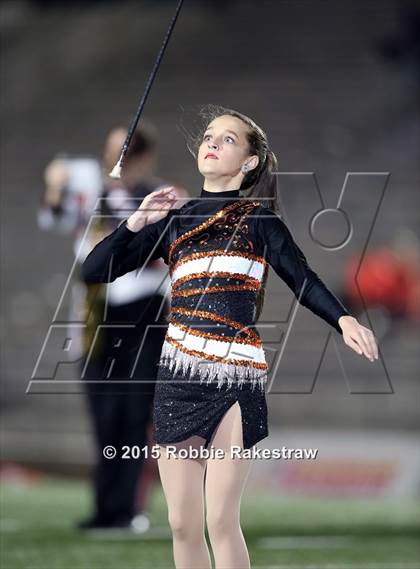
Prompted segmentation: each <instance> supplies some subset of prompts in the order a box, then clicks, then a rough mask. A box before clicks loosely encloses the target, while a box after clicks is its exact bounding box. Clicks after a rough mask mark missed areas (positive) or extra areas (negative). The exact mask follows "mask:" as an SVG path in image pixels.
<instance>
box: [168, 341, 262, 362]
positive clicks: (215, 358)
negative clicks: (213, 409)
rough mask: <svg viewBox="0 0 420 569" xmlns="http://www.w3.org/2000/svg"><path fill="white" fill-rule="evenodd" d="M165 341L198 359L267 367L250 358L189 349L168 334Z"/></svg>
mask: <svg viewBox="0 0 420 569" xmlns="http://www.w3.org/2000/svg"><path fill="white" fill-rule="evenodd" d="M165 341H166V342H169V343H170V344H172V345H174V346H176V347H177V348H178V349H179V350H181V352H185V353H187V354H189V355H190V356H195V357H197V358H200V359H206V360H211V361H214V362H222V363H226V364H233V365H239V366H250V367H255V368H258V369H267V368H268V365H267V364H266V363H260V362H254V361H252V360H235V359H228V358H224V357H222V356H214V355H212V354H206V353H205V352H198V351H197V350H190V349H188V348H186V347H185V346H183V345H182V344H181V343H180V342H178V341H177V340H174V339H173V338H171V337H170V336H169V337H167V338H166V340H165Z"/></svg>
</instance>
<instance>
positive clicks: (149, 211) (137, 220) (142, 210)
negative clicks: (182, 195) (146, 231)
mask: <svg viewBox="0 0 420 569" xmlns="http://www.w3.org/2000/svg"><path fill="white" fill-rule="evenodd" d="M173 188H174V186H166V187H165V188H162V189H160V190H156V191H154V192H151V193H150V194H148V195H147V196H146V197H145V198H144V199H143V201H142V202H141V205H140V207H139V208H138V209H137V210H136V211H135V212H134V213H133V214H132V215H130V217H129V218H128V219H127V222H126V225H127V227H128V229H130V230H131V231H136V232H137V231H140V229H142V228H143V227H144V226H145V225H149V224H150V223H156V221H160V220H161V219H163V218H164V217H165V216H166V215H168V211H169V210H170V209H171V208H172V206H173V205H174V203H175V202H176V201H177V199H178V198H177V196H176V195H175V193H171V192H172V190H173Z"/></svg>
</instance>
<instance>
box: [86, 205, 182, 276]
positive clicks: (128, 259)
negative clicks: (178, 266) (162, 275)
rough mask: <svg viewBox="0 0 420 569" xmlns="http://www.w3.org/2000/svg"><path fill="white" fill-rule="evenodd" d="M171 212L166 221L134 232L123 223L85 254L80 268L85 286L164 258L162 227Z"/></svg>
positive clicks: (171, 212) (163, 230)
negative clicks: (86, 283)
mask: <svg viewBox="0 0 420 569" xmlns="http://www.w3.org/2000/svg"><path fill="white" fill-rule="evenodd" d="M174 211H175V210H170V211H169V212H168V214H167V215H166V217H164V218H163V219H161V220H159V221H157V222H156V223H151V224H149V225H146V226H145V227H143V228H142V229H141V230H140V231H138V232H135V231H131V230H130V229H128V227H127V225H126V221H127V219H124V220H123V221H122V222H121V223H120V225H119V226H118V227H117V229H115V230H114V231H113V232H112V233H110V234H109V235H108V236H107V237H105V238H104V239H102V241H100V242H99V243H98V244H97V245H96V246H95V247H94V248H93V249H92V251H91V252H90V253H89V254H88V256H87V257H86V259H85V260H84V262H83V264H82V267H81V276H82V279H83V280H84V281H85V282H94V283H110V282H113V281H115V279H117V278H118V277H121V276H122V275H125V274H126V273H128V272H130V271H134V270H135V269H137V268H139V267H141V266H142V265H143V264H144V263H145V262H146V261H148V260H149V261H150V260H154V259H158V258H160V257H163V258H164V259H165V257H166V247H165V239H164V234H165V227H166V225H167V223H168V222H169V218H170V217H171V215H172V214H173V212H174Z"/></svg>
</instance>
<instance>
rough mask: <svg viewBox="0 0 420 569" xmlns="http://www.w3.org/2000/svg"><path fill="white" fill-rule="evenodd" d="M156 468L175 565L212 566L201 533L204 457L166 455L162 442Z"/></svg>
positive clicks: (189, 567) (190, 567)
mask: <svg viewBox="0 0 420 569" xmlns="http://www.w3.org/2000/svg"><path fill="white" fill-rule="evenodd" d="M174 446H177V448H180V447H181V445H174ZM158 468H159V473H160V479H161V482H162V487H163V491H164V494H165V498H166V502H167V505H168V521H169V525H170V527H171V530H172V537H173V552H174V562H175V567H176V569H211V559H210V553H209V550H208V546H207V542H206V539H205V533H204V531H205V527H204V497H203V481H204V474H205V469H206V460H205V459H192V458H179V459H175V458H173V457H167V456H166V451H165V446H160V447H159V458H158Z"/></svg>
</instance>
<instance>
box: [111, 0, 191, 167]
mask: <svg viewBox="0 0 420 569" xmlns="http://www.w3.org/2000/svg"><path fill="white" fill-rule="evenodd" d="M183 1H184V0H179V2H178V5H177V7H176V10H175V14H174V16H173V18H172V21H171V24H170V26H169V28H168V31H167V32H166V36H165V39H164V40H163V44H162V47H161V48H160V51H159V54H158V56H157V58H156V61H155V64H154V66H153V69H152V72H151V74H150V76H149V79H148V81H147V84H146V89H145V91H144V93H143V97H142V98H141V101H140V105H139V108H138V109H137V113H136V116H135V117H134V119H133V121H132V123H131V125H130V128H129V129H128V134H127V138H126V139H125V142H124V144H123V147H122V150H121V155H120V158H119V160H118V162H117V163H116V164H115V166H114V168H113V169H112V172H110V173H109V175H110V177H111V178H121V169H122V165H123V161H124V158H125V155H126V154H127V150H128V147H129V145H130V142H131V138H132V136H133V132H134V131H135V129H136V126H137V123H138V122H139V118H140V115H141V112H142V110H143V107H144V105H145V103H146V99H147V95H148V94H149V91H150V88H151V86H152V83H153V80H154V78H155V76H156V73H157V70H158V68H159V64H160V62H161V60H162V57H163V54H164V52H165V49H166V46H167V44H168V41H169V38H170V37H171V33H172V30H173V29H174V26H175V22H176V19H177V18H178V14H179V11H180V10H181V6H182V3H183Z"/></svg>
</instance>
